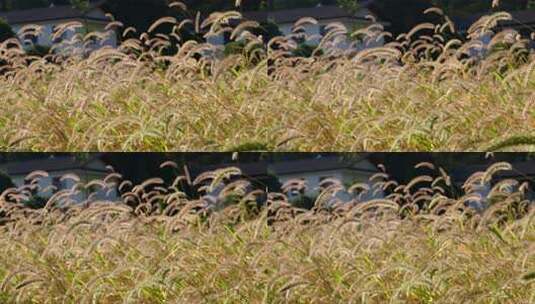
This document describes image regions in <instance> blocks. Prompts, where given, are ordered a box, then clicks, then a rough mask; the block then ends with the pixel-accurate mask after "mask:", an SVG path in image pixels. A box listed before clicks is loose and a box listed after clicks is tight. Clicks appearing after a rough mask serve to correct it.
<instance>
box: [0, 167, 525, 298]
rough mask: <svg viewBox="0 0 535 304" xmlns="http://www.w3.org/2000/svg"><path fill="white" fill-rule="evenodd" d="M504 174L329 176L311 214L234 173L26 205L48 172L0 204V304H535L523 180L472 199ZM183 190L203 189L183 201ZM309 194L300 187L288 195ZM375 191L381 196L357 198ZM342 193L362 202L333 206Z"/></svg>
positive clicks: (114, 180)
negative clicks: (457, 186)
mask: <svg viewBox="0 0 535 304" xmlns="http://www.w3.org/2000/svg"><path fill="white" fill-rule="evenodd" d="M422 166H426V167H427V168H429V169H434V168H433V166H431V165H429V164H424V165H422ZM508 168H510V166H509V165H507V164H503V163H499V164H496V165H494V166H491V167H490V168H489V169H488V170H487V171H485V172H478V173H476V174H474V175H473V176H472V177H470V178H469V179H468V180H467V181H466V183H465V184H464V185H463V187H462V188H463V191H462V192H460V193H458V194H453V193H452V192H451V190H450V188H451V186H452V184H451V183H450V180H449V178H448V176H446V175H444V172H443V171H441V170H440V169H439V170H436V171H434V170H433V171H432V172H433V173H431V174H430V175H423V176H420V177H417V178H415V179H414V180H412V181H411V182H410V183H408V184H407V185H398V184H397V183H396V182H395V181H391V180H388V176H387V175H386V174H385V173H379V174H376V175H375V176H373V177H372V178H371V180H372V181H374V183H373V184H372V186H371V187H370V186H366V184H362V183H361V184H355V185H351V186H347V187H346V186H343V185H342V184H341V183H340V182H337V181H335V180H326V181H325V182H323V183H322V185H321V187H322V190H321V194H320V195H319V196H318V197H317V199H316V202H315V204H314V207H313V208H312V209H311V210H305V209H299V208H297V207H294V206H292V205H291V204H290V203H288V199H287V196H286V195H285V194H282V193H265V192H263V191H260V190H255V189H253V188H251V187H250V184H249V183H248V181H247V180H246V179H243V178H240V177H239V176H240V172H239V170H237V169H236V168H229V169H225V170H218V171H215V172H208V173H206V174H203V175H201V176H200V177H198V178H197V179H195V180H194V181H191V180H190V179H189V178H188V177H187V176H179V177H177V179H176V180H175V182H173V183H172V185H167V184H165V183H164V182H163V181H162V180H160V179H157V178H156V179H150V180H147V181H145V182H144V183H142V184H140V185H136V186H134V185H132V184H131V183H129V182H128V181H122V180H121V177H120V176H119V175H117V174H116V173H112V174H110V176H108V177H107V178H106V179H105V180H103V181H100V182H99V181H92V182H91V185H92V186H97V187H96V188H99V189H100V188H101V187H104V188H106V187H114V186H113V185H117V184H119V187H120V188H121V191H122V192H123V195H122V197H121V199H119V200H118V201H117V202H113V203H112V202H102V201H101V202H98V201H95V200H94V199H91V198H90V199H88V200H86V201H84V202H82V203H73V202H71V201H70V198H71V197H72V196H73V195H75V194H76V192H77V191H81V189H85V188H89V187H86V186H87V185H84V184H83V183H82V182H78V183H76V184H75V186H73V188H72V189H70V190H65V191H63V192H61V193H58V194H57V195H55V196H54V197H53V198H51V199H50V200H49V201H48V203H47V204H46V206H44V207H43V208H41V209H29V208H28V207H25V205H24V204H25V203H24V202H25V201H27V200H28V199H29V198H30V197H31V196H32V194H31V193H30V192H32V191H33V193H37V192H38V191H40V190H39V189H36V188H38V186H37V185H39V183H38V182H37V181H38V180H39V178H41V177H43V176H46V173H44V172H36V173H34V174H33V175H32V176H30V177H29V183H28V185H27V186H23V187H20V188H17V189H15V188H12V189H8V190H6V192H4V194H3V195H2V196H1V197H0V216H2V225H1V226H0V229H1V230H2V231H1V233H0V248H1V249H0V255H1V256H2V258H1V259H0V299H2V302H3V303H33V302H38V303H58V302H61V303H116V302H132V303H168V302H179V303H192V302H204V303H221V302H225V303H385V302H391V303H467V302H469V303H533V301H534V300H535V280H534V277H535V251H534V250H535V247H534V244H535V221H534V216H535V213H534V211H535V209H534V208H533V207H534V204H533V202H532V201H530V200H529V199H527V198H526V193H527V188H526V184H519V183H517V182H516V181H515V180H503V181H501V182H498V183H496V184H495V185H494V187H493V188H492V190H491V191H490V193H489V194H488V195H485V196H482V195H481V194H478V193H477V191H475V190H474V189H476V188H477V187H478V185H481V184H482V183H486V182H489V181H492V180H493V175H494V174H495V173H496V172H498V171H499V170H504V169H508ZM64 179H71V180H76V177H75V176H73V175H69V176H65V177H64ZM181 185H190V187H191V186H193V187H194V188H195V189H197V190H198V192H196V193H194V194H189V195H187V194H185V193H184V192H181V189H182V186H181ZM219 185H222V186H223V187H220V186H219ZM303 186H305V185H303V183H302V182H299V181H298V180H295V181H290V182H288V183H286V184H285V185H284V186H283V189H284V191H285V193H289V192H292V191H298V190H299V189H301V187H303ZM216 188H219V189H220V190H221V191H220V192H218V193H216V194H214V192H213V190H214V189H216ZM377 189H385V196H384V197H383V198H373V199H371V200H361V198H362V197H363V196H362V194H364V193H366V192H368V191H374V192H375V191H377ZM337 191H348V192H349V193H353V194H354V196H353V198H352V199H350V200H349V201H347V200H346V201H337V200H336V199H333V198H335V196H333V195H335V193H336V192H337ZM191 195H193V196H191ZM474 202H479V203H482V204H484V205H486V208H485V209H477V208H474V207H472V205H471V204H472V203H474Z"/></svg>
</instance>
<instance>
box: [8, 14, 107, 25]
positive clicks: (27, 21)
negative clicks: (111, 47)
mask: <svg viewBox="0 0 535 304" xmlns="http://www.w3.org/2000/svg"><path fill="white" fill-rule="evenodd" d="M57 20H88V21H96V22H102V23H107V22H109V21H110V20H107V19H101V18H93V17H84V16H75V17H72V16H70V17H63V18H61V17H59V18H45V19H33V20H31V19H28V20H20V21H19V20H18V21H16V22H10V21H9V20H8V22H10V24H11V25H21V24H31V23H32V22H36V23H39V22H48V21H57Z"/></svg>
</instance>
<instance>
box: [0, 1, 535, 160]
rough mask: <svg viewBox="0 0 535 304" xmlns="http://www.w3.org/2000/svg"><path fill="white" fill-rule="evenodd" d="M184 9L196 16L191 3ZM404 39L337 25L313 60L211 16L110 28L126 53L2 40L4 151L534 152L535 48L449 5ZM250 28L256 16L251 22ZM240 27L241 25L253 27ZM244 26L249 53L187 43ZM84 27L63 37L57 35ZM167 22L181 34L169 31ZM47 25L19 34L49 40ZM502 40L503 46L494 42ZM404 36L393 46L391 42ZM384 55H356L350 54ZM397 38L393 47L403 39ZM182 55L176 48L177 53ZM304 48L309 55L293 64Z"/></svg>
mask: <svg viewBox="0 0 535 304" xmlns="http://www.w3.org/2000/svg"><path fill="white" fill-rule="evenodd" d="M174 7H175V8H176V9H177V10H181V9H185V7H183V6H182V5H178V4H176V3H175V5H174ZM427 13H428V14H432V15H435V16H437V18H439V19H440V20H442V21H443V23H437V24H431V23H424V24H420V25H418V26H416V27H415V28H414V29H413V30H412V31H410V32H409V33H406V34H402V35H400V36H399V37H390V36H392V35H390V34H389V33H387V32H385V31H384V30H383V28H382V26H381V25H380V24H374V25H372V26H370V27H368V28H363V29H359V30H357V31H355V32H352V31H351V30H349V29H346V28H345V27H344V26H343V25H342V24H337V23H334V24H332V25H330V26H329V27H328V28H327V29H328V34H327V35H325V36H324V37H323V38H322V40H321V43H320V45H319V46H317V48H316V49H313V50H312V54H306V55H304V54H300V53H299V52H298V53H296V52H295V51H296V49H297V48H298V44H297V43H296V41H298V40H299V39H305V38H306V39H308V38H310V37H306V35H305V34H303V33H302V32H299V31H300V29H302V28H303V27H304V26H305V25H306V24H309V23H316V22H317V21H316V20H314V19H312V18H302V19H301V20H299V21H298V22H297V23H296V25H295V33H292V34H291V35H287V36H277V37H273V38H271V39H269V41H266V40H267V39H266V37H263V36H261V35H256V34H254V33H256V32H258V30H259V29H258V27H259V24H258V23H256V22H253V21H242V19H241V18H242V16H241V15H240V13H238V12H224V13H214V14H212V15H211V16H210V17H208V18H207V19H205V20H200V19H195V20H186V21H179V20H176V19H175V18H174V17H166V18H162V19H160V20H158V21H157V22H155V23H154V25H153V26H152V27H151V28H149V30H148V31H147V32H145V33H137V32H136V31H135V29H133V28H126V29H125V28H124V27H123V26H122V24H121V23H120V22H118V21H114V22H112V23H110V25H109V26H108V28H109V29H112V28H114V29H116V30H117V31H119V33H120V35H119V36H120V37H122V39H123V41H122V42H121V44H120V45H119V46H118V47H117V48H114V49H112V48H103V49H99V50H97V51H94V52H85V51H84V47H83V46H81V45H82V44H83V45H86V44H87V43H89V42H90V41H94V40H95V39H97V40H98V39H99V37H100V36H99V34H98V33H90V34H87V35H85V36H82V35H75V37H74V38H73V39H72V41H70V42H69V44H70V45H71V47H69V46H65V43H64V44H62V45H63V47H60V46H59V45H58V46H55V47H54V48H53V49H52V51H51V52H50V53H49V54H47V55H45V56H43V57H41V56H35V55H27V54H26V53H25V51H24V47H23V46H22V44H21V42H20V41H19V40H18V39H10V40H7V41H5V42H3V43H2V44H1V45H0V64H1V65H2V68H1V72H0V104H1V105H2V111H0V148H1V149H2V150H4V151H16V150H32V151H96V150H98V151H116V150H117V151H119V150H120V151H198V150H203V151H248V150H263V151H340V150H343V151H362V150H366V151H414V150H418V151H439V150H440V151H475V150H478V151H480V150H493V151H494V150H513V151H517V150H523V151H526V150H528V151H531V150H533V147H534V142H535V138H534V136H535V135H534V132H533V130H534V128H535V110H534V109H535V107H534V100H535V95H534V93H533V92H534V91H535V90H534V89H535V74H534V73H533V67H534V65H535V53H533V51H532V50H530V49H529V48H528V44H529V43H532V42H533V41H532V40H531V38H526V37H522V36H520V35H519V33H517V32H516V31H514V30H511V29H500V28H498V27H497V26H498V25H499V24H500V23H499V22H501V21H504V20H509V19H511V15H510V14H508V13H505V12H502V13H496V14H494V15H490V16H484V17H482V18H481V19H480V20H478V21H477V22H476V23H474V24H473V25H472V26H471V27H470V28H469V30H468V31H467V32H459V31H457V29H456V25H455V24H453V23H452V21H451V20H450V19H449V18H448V17H447V16H444V15H443V13H442V11H440V10H439V9H430V10H428V11H427ZM240 21H241V22H240ZM236 22H238V24H239V25H237V23H236ZM188 25H189V26H190V27H191V28H193V29H194V30H195V31H197V32H198V33H203V34H205V35H206V36H210V35H214V34H220V33H223V32H230V33H231V38H232V39H233V40H234V41H235V42H236V43H238V44H240V45H241V46H242V47H241V49H240V48H238V50H239V51H234V52H230V53H228V52H227V53H226V54H224V53H225V52H224V47H223V46H217V45H212V44H208V43H203V42H197V41H193V40H188V41H184V40H185V39H184V40H182V39H181V36H180V31H181V29H185V28H187V26H188ZM80 26H82V25H81V24H79V23H77V22H71V23H68V24H65V25H64V26H63V27H59V28H58V29H57V32H56V33H55V35H58V36H60V35H61V34H62V33H63V32H64V31H67V30H69V29H71V28H77V27H80ZM162 27H168V28H170V30H169V33H168V34H161V33H158V34H155V33H154V32H155V31H157V30H159V29H161V28H162ZM39 30H40V28H39V26H27V27H25V28H23V29H22V30H21V32H20V33H19V34H20V35H22V36H25V37H29V36H32V35H38V33H39ZM489 33H493V34H494V36H493V38H492V41H491V42H490V43H489V44H484V43H482V42H481V39H480V38H481V37H483V36H485V35H486V34H489ZM389 37H390V38H389ZM382 39H387V41H390V42H387V43H386V44H385V45H384V46H376V47H370V48H368V49H365V50H361V51H355V48H351V47H349V48H347V47H340V45H346V46H347V45H348V44H349V45H354V44H355V43H357V42H359V43H363V42H364V43H365V44H370V45H371V44H372V43H373V42H374V41H379V40H382ZM389 39H390V40H389ZM171 50H172V51H171ZM292 54H293V55H292Z"/></svg>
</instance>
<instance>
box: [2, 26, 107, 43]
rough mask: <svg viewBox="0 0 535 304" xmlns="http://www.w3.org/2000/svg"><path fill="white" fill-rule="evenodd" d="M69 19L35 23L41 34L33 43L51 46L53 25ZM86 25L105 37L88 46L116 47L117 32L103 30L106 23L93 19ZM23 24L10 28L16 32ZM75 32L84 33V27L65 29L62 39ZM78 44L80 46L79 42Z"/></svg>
mask: <svg viewBox="0 0 535 304" xmlns="http://www.w3.org/2000/svg"><path fill="white" fill-rule="evenodd" d="M71 21H73V20H58V21H54V22H40V23H37V24H35V25H39V26H41V29H42V30H41V34H40V35H39V36H38V37H37V40H36V41H35V42H34V44H36V45H42V46H52V45H53V42H52V36H53V32H54V27H56V26H59V25H61V24H65V23H67V22H71ZM76 21H79V22H82V23H84V22H83V20H76ZM87 25H88V27H89V28H90V29H96V30H95V31H97V32H101V33H105V34H106V37H105V38H104V39H102V40H99V41H97V43H95V44H94V45H93V46H92V47H90V48H91V49H98V48H102V47H104V46H111V47H116V46H117V34H116V32H115V31H113V30H109V31H105V26H106V25H105V24H104V23H101V22H95V21H88V22H87ZM23 26H24V25H13V26H12V28H13V30H14V31H15V32H16V33H18V32H19V30H20V29H21V28H22V27H23ZM76 32H79V33H84V29H82V28H80V29H77V30H76V31H75V30H67V31H65V33H64V35H63V36H62V39H63V40H64V41H70V40H72V39H73V37H74V36H75V34H76ZM29 37H30V36H29V35H28V36H26V40H28V38H29ZM19 38H20V39H21V41H23V37H22V35H19ZM23 42H24V41H23ZM30 45H31V44H30ZM80 46H81V44H80Z"/></svg>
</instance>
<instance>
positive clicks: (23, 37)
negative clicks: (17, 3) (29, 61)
mask: <svg viewBox="0 0 535 304" xmlns="http://www.w3.org/2000/svg"><path fill="white" fill-rule="evenodd" d="M104 2H105V1H96V2H90V4H89V7H88V9H87V10H85V11H80V10H78V9H76V8H74V7H73V6H71V5H58V6H50V7H44V8H34V9H26V10H13V11H8V12H0V18H3V19H5V20H6V21H7V23H8V24H9V25H10V26H11V27H12V28H13V31H14V32H15V33H17V35H18V37H19V39H20V41H21V42H22V43H23V45H24V46H25V47H26V48H28V49H29V48H32V46H42V47H51V46H52V45H58V44H59V45H61V47H60V48H59V49H60V50H61V49H66V48H67V47H69V46H71V47H75V48H80V47H82V46H83V47H84V48H85V49H88V50H94V49H98V48H102V47H104V46H110V47H115V46H117V33H116V32H115V31H114V30H113V29H109V30H106V29H105V28H106V25H107V24H108V23H109V22H110V19H109V18H108V17H106V13H105V12H104V11H103V10H102V9H101V5H102V4H103V3H104ZM72 22H77V23H79V25H80V26H78V27H76V28H75V27H72V28H70V29H67V30H65V31H59V29H60V28H61V25H63V24H67V23H72ZM28 25H37V26H39V28H40V30H38V31H34V30H28V31H25V33H23V32H21V29H24V28H25V27H27V26H28ZM92 32H93V33H98V35H95V36H92V37H88V39H86V41H83V38H84V36H85V35H86V34H87V33H92ZM77 36H79V37H77Z"/></svg>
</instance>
